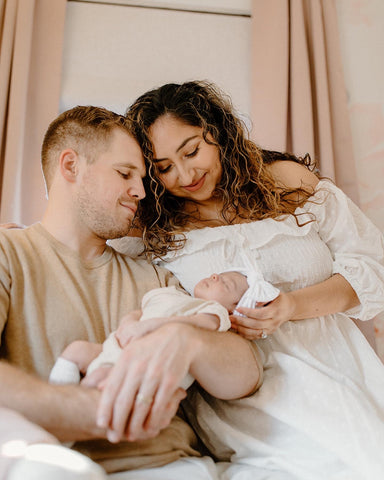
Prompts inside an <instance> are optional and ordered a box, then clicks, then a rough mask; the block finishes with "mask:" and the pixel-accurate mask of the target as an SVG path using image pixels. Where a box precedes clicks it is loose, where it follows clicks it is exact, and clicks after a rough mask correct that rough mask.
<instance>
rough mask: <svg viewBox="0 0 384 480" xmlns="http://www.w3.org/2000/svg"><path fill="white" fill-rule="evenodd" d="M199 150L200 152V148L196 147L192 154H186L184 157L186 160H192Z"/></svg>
mask: <svg viewBox="0 0 384 480" xmlns="http://www.w3.org/2000/svg"><path fill="white" fill-rule="evenodd" d="M199 150H200V147H199V146H197V147H196V148H195V149H194V150H193V152H191V153H188V154H186V155H185V156H186V157H187V158H192V157H194V156H195V155H197V153H198V152H199Z"/></svg>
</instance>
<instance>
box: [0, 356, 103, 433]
mask: <svg viewBox="0 0 384 480" xmlns="http://www.w3.org/2000/svg"><path fill="white" fill-rule="evenodd" d="M0 380H1V387H2V388H1V389H0V405H1V406H2V407H7V408H10V409H12V410H15V411H17V412H19V413H21V414H22V415H24V416H25V417H26V418H28V420H30V421H32V422H33V423H36V424H38V425H40V426H41V427H43V428H44V429H45V430H47V431H48V432H50V433H52V434H53V435H55V436H56V437H57V438H58V439H59V440H60V441H72V440H86V439H90V438H102V437H104V438H105V429H102V428H99V427H98V426H97V425H96V409H97V404H98V401H99V398H100V392H98V391H97V390H96V389H89V388H83V387H79V386H75V385H62V386H56V385H51V384H49V383H47V382H44V381H42V380H40V379H39V378H37V377H35V376H32V375H29V374H27V373H25V372H23V371H22V370H20V369H19V368H16V367H14V366H12V365H9V364H8V363H6V362H4V361H2V362H0Z"/></svg>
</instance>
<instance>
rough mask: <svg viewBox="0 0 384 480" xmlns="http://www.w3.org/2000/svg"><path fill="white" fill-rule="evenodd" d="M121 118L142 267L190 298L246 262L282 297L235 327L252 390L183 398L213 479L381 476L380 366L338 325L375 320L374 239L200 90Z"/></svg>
mask: <svg viewBox="0 0 384 480" xmlns="http://www.w3.org/2000/svg"><path fill="white" fill-rule="evenodd" d="M128 115H129V117H130V118H131V119H132V121H133V123H134V125H135V129H136V135H137V138H138V140H139V142H140V144H141V146H142V148H143V152H144V155H145V158H146V161H147V163H148V165H147V166H148V172H149V175H148V186H147V197H146V199H145V200H144V201H143V202H142V205H141V209H140V215H139V219H140V227H141V228H142V229H143V231H144V243H145V247H146V251H147V252H148V254H149V255H150V256H151V258H155V259H156V261H157V262H158V263H160V264H162V265H164V266H166V267H167V268H168V269H170V270H171V271H172V272H174V273H175V274H176V276H177V277H178V278H179V279H180V281H181V283H182V284H183V285H184V287H185V288H186V289H187V290H189V291H192V290H193V287H194V285H195V284H196V283H197V281H198V279H199V278H201V277H202V276H208V275H209V274H211V273H213V272H216V271H222V270H223V267H226V268H228V269H229V268H233V267H235V266H236V267H238V266H239V265H240V266H245V264H247V263H250V264H252V262H256V264H257V266H258V268H260V270H261V271H262V273H263V274H264V277H265V280H267V281H269V282H271V283H272V284H273V285H275V286H276V287H277V288H279V289H280V291H281V293H280V295H279V296H278V297H277V298H276V299H275V300H273V301H272V302H270V303H268V304H266V305H263V306H261V307H259V308H254V309H249V308H241V309H239V310H240V313H242V314H244V315H245V316H243V317H240V316H236V317H233V326H234V328H235V329H236V330H237V331H238V333H240V334H241V335H243V336H245V337H246V338H249V339H257V340H255V341H256V342H257V343H258V346H259V348H260V350H261V352H262V355H263V358H264V369H265V376H264V383H263V385H262V387H261V388H260V390H259V391H258V392H256V394H254V395H252V396H250V397H248V398H245V399H242V400H236V401H231V402H223V401H220V400H217V399H214V398H212V397H210V396H209V395H208V394H206V393H205V392H203V391H200V390H196V391H195V393H194V395H193V396H190V397H189V402H190V405H191V407H192V408H193V410H192V413H190V419H191V421H192V423H193V424H194V426H195V428H196V429H197V431H198V433H199V434H200V436H201V437H202V439H203V440H204V442H205V443H206V445H207V446H208V447H209V449H210V450H211V452H212V453H213V455H214V456H215V458H217V459H219V460H230V461H231V462H232V465H231V467H230V468H229V470H228V471H227V473H226V474H225V475H227V476H228V478H229V477H230V475H232V477H231V478H241V479H243V478H252V479H259V478H260V479H265V478H273V479H274V480H276V479H296V480H297V479H303V480H310V479H316V480H320V479H325V478H326V479H336V478H337V479H348V480H352V479H361V480H362V479H368V478H369V479H370V480H372V479H379V478H380V479H382V478H383V475H384V455H382V446H383V445H384V367H383V365H382V364H381V362H380V360H379V359H378V358H377V356H376V355H375V353H374V352H373V350H372V349H371V348H370V346H369V345H368V343H367V342H366V340H365V338H364V337H363V335H362V334H361V333H360V331H359V330H358V329H357V327H356V326H355V325H354V322H353V321H352V319H351V318H350V316H351V317H357V318H360V319H362V320H367V319H370V318H372V317H373V316H375V315H376V314H378V313H379V312H381V311H383V310H384V242H383V238H382V235H381V234H380V232H379V231H378V230H377V229H376V228H375V227H374V226H373V225H372V224H371V222H370V221H369V220H368V219H367V218H366V217H365V216H364V215H363V214H362V213H361V212H360V211H359V210H358V208H357V207H356V206H355V205H353V204H352V202H351V201H350V200H349V199H348V198H347V197H346V196H345V195H344V194H343V193H342V192H341V191H340V190H339V189H338V188H336V187H335V186H334V185H333V184H332V183H331V182H329V181H326V180H319V178H318V177H317V176H316V175H315V174H314V173H312V171H311V170H310V169H309V168H307V167H308V166H309V165H308V164H309V159H308V158H305V159H303V160H300V159H297V158H296V157H294V156H292V155H285V154H280V153H278V152H269V151H265V150H262V149H260V148H258V147H257V146H256V145H255V144H254V143H252V142H251V141H250V140H248V139H247V137H246V133H245V129H244V128H243V126H242V123H241V121H240V120H239V119H238V118H237V117H236V116H235V114H234V112H233V108H232V106H231V104H230V102H229V100H228V99H227V98H226V97H225V96H223V95H222V94H221V93H220V92H219V91H218V90H217V89H216V88H215V87H214V86H212V85H209V84H206V83H202V82H188V83H185V84H182V85H176V84H169V85H165V86H163V87H160V88H158V89H156V90H153V91H151V92H148V93H146V94H144V95H143V96H141V97H140V98H139V99H138V100H137V101H136V102H135V103H134V104H133V105H132V106H131V108H130V109H129V112H128ZM282 160H288V161H282ZM337 312H345V313H337ZM348 315H349V316H348ZM265 337H267V338H265ZM241 472H243V473H241ZM244 472H245V473H244ZM247 472H249V476H247ZM237 473H238V474H239V477H236V474H237ZM225 478H227V477H225Z"/></svg>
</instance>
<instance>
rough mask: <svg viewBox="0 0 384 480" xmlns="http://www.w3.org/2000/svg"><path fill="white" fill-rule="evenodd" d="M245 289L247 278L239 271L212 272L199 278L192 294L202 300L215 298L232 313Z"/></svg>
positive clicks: (246, 287)
mask: <svg viewBox="0 0 384 480" xmlns="http://www.w3.org/2000/svg"><path fill="white" fill-rule="evenodd" d="M247 289H248V282H247V278H246V277H245V276H244V275H242V274H241V273H239V272H225V273H213V274H212V275H211V276H210V277H208V278H203V280H200V282H199V283H198V284H197V285H196V287H195V290H194V295H195V297H198V298H203V299H204V300H216V301H217V302H219V303H221V304H222V305H223V306H224V307H225V308H226V309H227V310H228V311H229V312H230V313H232V312H233V311H234V310H235V308H236V305H237V304H238V303H239V300H240V298H241V297H242V296H243V294H244V293H245V291H246V290H247Z"/></svg>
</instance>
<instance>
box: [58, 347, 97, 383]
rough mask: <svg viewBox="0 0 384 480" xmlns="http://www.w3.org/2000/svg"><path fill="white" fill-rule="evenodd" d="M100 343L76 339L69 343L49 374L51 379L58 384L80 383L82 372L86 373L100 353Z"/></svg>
mask: <svg viewBox="0 0 384 480" xmlns="http://www.w3.org/2000/svg"><path fill="white" fill-rule="evenodd" d="M101 350H102V345H101V344H99V343H92V342H87V341H85V340H76V341H75V342H72V343H70V344H69V345H68V347H67V348H66V349H65V350H64V351H63V353H62V354H61V356H60V357H59V358H58V359H57V361H56V363H55V365H54V366H53V368H52V370H51V373H50V375H49V381H50V382H51V383H56V384H67V383H79V382H80V377H81V375H80V374H83V375H85V373H86V371H87V368H88V365H89V364H90V363H91V362H92V361H93V360H94V359H95V358H96V357H97V356H98V355H99V354H100V352H101Z"/></svg>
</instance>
